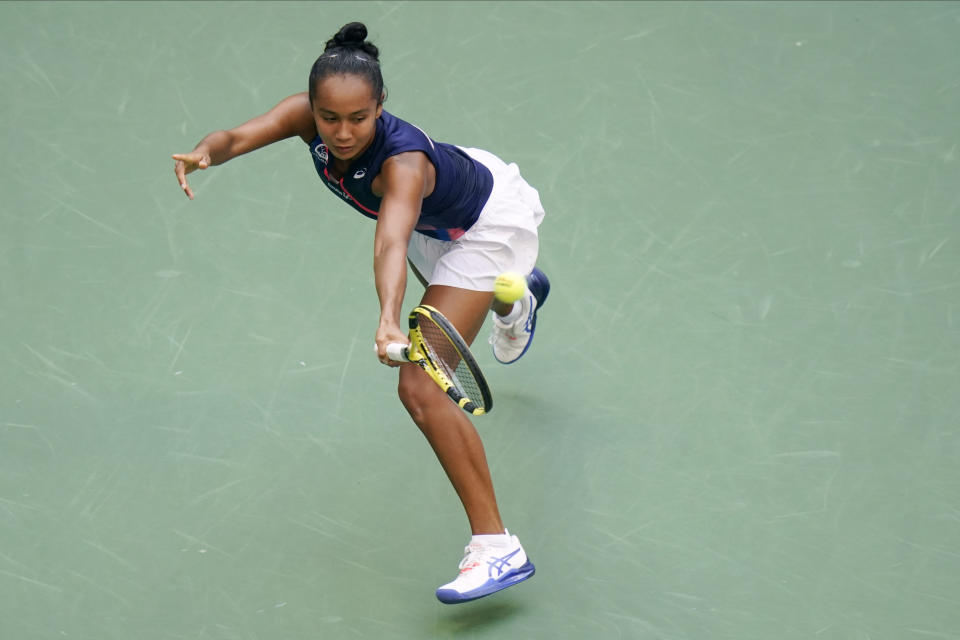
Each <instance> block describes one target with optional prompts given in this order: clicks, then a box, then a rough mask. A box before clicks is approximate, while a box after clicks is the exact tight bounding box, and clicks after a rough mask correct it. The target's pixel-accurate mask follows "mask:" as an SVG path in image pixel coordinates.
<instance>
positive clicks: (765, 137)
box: [0, 2, 960, 640]
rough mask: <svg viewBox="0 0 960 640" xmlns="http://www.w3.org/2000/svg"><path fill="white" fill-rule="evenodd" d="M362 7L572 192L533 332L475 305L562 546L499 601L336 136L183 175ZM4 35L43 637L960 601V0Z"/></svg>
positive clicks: (5, 540)
mask: <svg viewBox="0 0 960 640" xmlns="http://www.w3.org/2000/svg"><path fill="white" fill-rule="evenodd" d="M350 20H361V21H363V22H365V23H366V24H367V25H368V27H369V28H370V37H371V38H372V39H373V40H374V41H375V42H376V43H377V44H378V46H380V48H381V59H382V61H383V69H384V76H385V80H386V83H387V87H388V94H389V97H388V99H387V102H386V108H387V109H388V110H390V111H391V112H393V113H396V114H398V115H399V116H401V117H403V118H404V119H406V120H409V121H410V122H413V123H415V124H417V125H418V126H421V127H422V128H423V129H424V130H425V131H427V132H429V133H430V135H431V136H433V137H434V138H436V139H437V140H442V141H447V142H453V143H456V144H460V145H464V146H477V147H482V148H485V149H488V150H490V151H492V152H495V153H497V154H498V155H500V156H501V157H503V158H504V159H505V160H507V161H511V162H517V163H518V164H519V166H520V167H521V169H522V171H523V175H524V177H525V178H526V179H527V180H528V181H529V182H530V183H531V184H532V185H534V186H535V187H537V188H538V189H539V191H540V194H541V198H542V200H543V203H544V206H545V208H546V210H547V218H546V220H545V222H544V224H543V226H542V227H541V234H542V235H541V258H540V262H539V264H540V265H541V266H542V267H543V268H544V270H545V271H547V272H548V273H549V274H550V277H551V279H552V281H553V292H552V293H551V298H550V299H551V302H550V303H549V304H548V305H547V306H546V308H545V309H544V311H543V313H542V314H541V315H540V320H539V325H538V330H537V335H538V337H537V340H536V343H535V345H534V347H533V348H532V349H531V352H530V353H529V354H528V355H527V356H525V357H524V359H523V360H521V361H520V362H518V363H516V364H515V365H511V366H509V367H504V366H500V365H498V364H497V363H496V362H495V361H494V359H493V357H492V354H491V353H490V352H489V349H488V347H487V345H486V335H487V330H486V329H485V330H484V331H483V332H482V333H481V337H480V338H479V339H478V340H477V342H476V343H475V351H476V354H477V357H478V359H479V361H480V365H481V367H483V369H484V372H485V374H486V376H487V379H488V380H489V382H490V384H491V386H492V389H493V394H494V404H495V409H494V411H493V412H492V413H491V414H490V415H488V416H484V417H480V418H477V419H476V420H475V424H476V425H477V427H478V429H479V430H480V432H481V434H482V435H483V438H484V443H485V446H486V449H487V455H488V458H489V459H490V464H491V470H492V472H493V476H494V482H495V484H496V488H497V493H498V498H499V501H500V507H501V510H502V512H503V516H504V519H505V522H506V524H507V526H508V527H509V528H510V530H511V531H512V532H514V533H517V534H519V535H520V536H521V538H522V539H523V541H524V546H525V547H526V550H527V552H528V553H529V554H530V556H531V558H532V559H533V560H534V561H535V562H536V565H537V575H536V577H534V578H533V579H532V580H530V581H528V582H526V583H524V584H522V585H519V586H517V587H515V588H511V589H508V590H506V591H504V592H502V593H500V594H497V595H495V596H492V597H490V598H486V599H483V600H479V601H477V602H475V603H471V604H464V605H458V606H455V607H449V606H445V605H442V604H440V603H438V602H437V601H436V599H435V598H434V595H433V590H434V589H435V588H436V586H437V585H439V584H441V583H443V582H446V581H448V580H450V579H451V578H452V575H453V572H454V568H455V566H456V562H457V560H458V559H459V555H460V551H461V548H462V546H463V544H464V543H465V542H466V540H467V537H468V535H469V530H468V527H467V523H466V520H465V519H464V517H463V513H462V509H461V507H460V504H459V502H458V501H457V498H456V496H455V494H454V493H453V491H452V490H451V488H450V485H449V483H448V482H447V480H446V477H445V476H444V474H443V471H442V469H441V468H440V466H439V465H438V464H437V463H436V460H435V458H434V456H433V454H432V452H431V451H430V448H429V447H428V446H427V444H426V443H425V441H424V439H423V437H422V436H421V434H420V433H419V432H418V431H417V429H416V427H415V426H414V425H413V424H412V422H411V421H410V420H409V418H408V417H407V415H406V414H405V412H404V411H403V408H402V406H401V405H400V403H399V401H398V400H397V398H396V392H395V386H396V380H395V378H396V373H395V371H392V370H388V369H387V368H385V367H383V366H381V365H380V364H379V363H378V362H377V360H376V359H375V358H374V357H373V354H372V352H371V349H370V345H371V344H372V342H373V336H374V333H375V331H376V323H377V318H378V313H379V307H378V303H377V298H376V295H375V292H374V289H373V275H372V268H371V259H370V256H371V252H370V251H371V243H372V239H373V224H371V223H370V222H369V221H367V220H364V219H363V218H361V217H360V216H359V215H357V214H355V213H353V212H352V211H350V210H349V209H348V208H347V207H345V206H344V205H343V204H342V203H341V202H339V201H338V200H337V199H336V198H334V197H332V196H331V195H330V194H329V193H327V190H326V188H325V187H324V186H323V185H322V184H321V183H320V181H319V180H318V179H317V175H316V173H315V170H314V168H313V165H312V163H311V161H310V158H309V154H308V150H307V148H306V146H305V145H303V144H302V143H301V142H300V141H299V140H291V141H288V142H285V143H279V144H277V145H274V146H272V147H269V148H267V149H264V150H262V151H259V152H257V153H255V154H252V155H250V156H245V157H243V158H240V159H237V160H234V161H232V162H231V163H229V164H228V165H226V166H223V167H216V168H213V169H211V170H209V171H206V172H203V173H198V174H192V175H191V184H192V186H193V188H194V189H195V191H196V192H197V198H196V200H194V201H192V202H190V201H188V200H187V199H186V198H185V197H184V196H183V193H182V192H181V191H180V189H179V188H178V186H177V184H176V181H175V179H174V176H173V170H172V169H173V162H172V160H170V154H171V153H175V152H182V151H189V150H190V149H191V148H192V147H193V145H194V144H195V143H196V141H197V140H199V139H200V138H201V137H202V136H203V135H204V134H206V133H207V132H209V131H212V130H214V129H220V128H228V127H231V126H234V125H236V124H238V123H240V122H243V121H244V120H246V119H248V118H250V117H252V116H254V115H256V114H259V113H262V112H264V111H265V110H267V109H268V108H270V107H271V106H273V105H274V104H275V103H276V102H278V101H279V100H280V99H281V98H282V97H284V96H287V95H290V94H292V93H296V92H299V91H303V90H305V89H306V85H307V74H308V72H309V69H310V65H311V64H312V62H313V60H314V59H315V58H316V57H317V55H319V53H320V52H321V51H322V48H323V42H324V41H325V40H326V39H327V38H328V37H330V35H331V34H332V33H333V32H335V31H336V29H338V28H339V27H340V26H341V25H342V24H344V23H345V22H348V21H350ZM0 43H2V44H0V52H2V58H0V61H2V64H0V86H2V87H3V90H2V92H0V123H2V134H3V148H4V151H5V152H4V153H3V156H2V158H0V194H2V197H0V637H2V638H3V639H4V640H41V639H42V640H54V639H89V640H114V639H116V640H130V639H131V638H136V639H137V640H161V639H162V640H181V639H182V640H187V639H189V640H214V639H216V640H227V639H238V640H239V639H243V640H254V639H257V640H308V639H309V640H316V639H321V638H323V639H327V638H330V639H340V638H377V639H388V638H389V639H392V638H401V639H407V638H409V639H416V640H422V639H431V638H461V637H463V638H471V639H481V638H483V639H487V638H490V639H493V638H497V639H502V638H517V639H526V638H530V639H551V640H552V639H557V638H563V639H567V638H570V639H580V638H584V639H586V638H610V639H619V638H624V639H634V638H636V639H662V640H668V639H669V640H680V639H684V640H686V639H690V640H694V639H695V640H707V639H709V640H720V639H729V640H746V639H757V640H795V639H796V640H799V639H817V640H820V639H823V640H883V639H889V640H934V639H954V640H956V639H960V148H958V145H960V118H958V116H960V4H957V3H951V2H944V3H926V2H916V3H914V2H909V3H897V2H876V3H859V2H842V3H840V2H833V3H831V2H808V3H805V2H790V3H781V2H771V3H760V2H750V3H722V2H710V3H706V2H704V3H686V2H666V3H653V2H650V3H646V2H623V3H619V2H615V3H586V2H543V3H525V2H520V3H513V2H502V3H501V2H496V3H487V2H397V3H394V2H365V3H279V2H269V3H266V2H264V3H151V2H135V3H81V2H63V3H46V2H44V3H41V2H36V3H34V2H4V3H0ZM419 293H420V292H419V288H418V287H416V286H414V284H413V283H412V282H411V285H410V287H409V288H408V304H407V305H405V306H406V307H407V308H409V307H410V306H412V305H413V303H414V302H415V301H416V300H417V299H418V297H419ZM357 317H360V318H361V319H362V318H366V319H367V320H366V321H363V320H361V321H359V322H358V321H357V319H356V318H357Z"/></svg>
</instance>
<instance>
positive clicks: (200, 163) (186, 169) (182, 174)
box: [172, 151, 210, 200]
mask: <svg viewBox="0 0 960 640" xmlns="http://www.w3.org/2000/svg"><path fill="white" fill-rule="evenodd" d="M172 157H173V159H174V160H175V162H174V164H173V172H174V173H175V174H177V182H179V183H180V188H181V189H183V192H184V193H186V194H187V197H188V198H190V199H191V200H193V189H191V188H190V185H189V184H187V174H188V173H192V172H194V171H196V170H197V169H206V168H207V167H209V166H210V156H209V155H207V154H206V153H200V152H197V151H191V152H190V153H175V154H173V156H172Z"/></svg>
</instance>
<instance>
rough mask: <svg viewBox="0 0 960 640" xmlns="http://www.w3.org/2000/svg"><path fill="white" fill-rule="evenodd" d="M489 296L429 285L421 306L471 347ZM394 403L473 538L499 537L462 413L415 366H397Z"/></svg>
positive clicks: (480, 456) (482, 458)
mask: <svg viewBox="0 0 960 640" xmlns="http://www.w3.org/2000/svg"><path fill="white" fill-rule="evenodd" d="M492 300H493V294H492V293H489V292H481V291H470V290H466V289H458V288H455V287H445V286H431V287H428V288H427V291H426V293H425V294H424V296H423V303H424V304H428V305H431V306H433V307H435V308H436V309H439V310H440V312H441V313H443V314H444V315H445V316H446V317H447V319H449V320H450V322H451V323H453V325H454V326H455V327H456V328H457V331H459V332H460V335H462V336H463V338H464V340H466V341H467V343H468V344H469V343H472V342H473V340H474V338H476V336H477V333H478V332H479V331H480V328H481V326H482V325H483V321H484V318H485V316H486V314H487V310H488V309H489V308H490V304H491V302H492ZM399 395H400V399H401V401H402V402H403V404H404V406H405V407H406V409H407V411H408V412H409V413H410V416H411V417H412V418H413V421H414V422H415V423H416V424H417V426H418V427H420V430H421V431H422V432H423V434H424V436H425V437H426V438H427V441H428V442H429V443H430V446H431V447H433V450H434V453H435V454H436V456H437V459H438V460H439V461H440V464H441V466H442V467H443V469H444V471H445V472H446V473H447V477H448V478H449V479H450V482H451V484H452V485H453V488H454V490H455V491H456V492H457V495H458V496H459V498H460V501H461V502H462V503H463V508H464V510H465V511H466V514H467V519H468V520H469V522H470V529H471V530H472V531H473V533H475V534H502V533H503V532H504V526H503V521H502V520H501V518H500V512H499V510H498V508H497V500H496V496H495V493H494V489H493V481H492V480H491V477H490V469H489V467H488V465H487V458H486V453H485V452H484V449H483V443H482V442H481V440H480V436H479V434H478V433H477V430H476V429H475V428H474V426H473V424H472V423H471V422H470V419H469V418H468V417H467V414H466V413H464V412H463V411H462V410H461V409H460V408H459V407H457V406H456V405H455V404H454V403H452V402H450V398H449V397H448V396H447V395H446V394H445V393H444V392H443V391H442V390H441V389H440V388H439V387H438V386H437V385H435V384H434V383H433V381H432V380H430V378H429V377H428V376H427V374H426V373H424V372H423V371H422V370H421V369H420V367H418V366H416V365H404V366H401V367H400V384H399Z"/></svg>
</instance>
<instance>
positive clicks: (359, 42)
mask: <svg viewBox="0 0 960 640" xmlns="http://www.w3.org/2000/svg"><path fill="white" fill-rule="evenodd" d="M331 49H352V50H355V51H362V52H363V53H365V54H367V55H368V56H370V57H371V58H373V60H374V62H379V61H380V50H379V49H378V48H377V46H376V45H375V44H373V43H372V42H367V27H366V25H365V24H363V23H362V22H350V23H347V24H345V25H343V27H341V28H340V31H337V35H335V36H333V37H332V38H330V39H329V40H327V44H326V46H325V47H324V48H323V50H324V52H327V51H330V50H331Z"/></svg>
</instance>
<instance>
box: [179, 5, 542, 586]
mask: <svg viewBox="0 0 960 640" xmlns="http://www.w3.org/2000/svg"><path fill="white" fill-rule="evenodd" d="M366 37H367V29H366V27H365V26H364V25H363V24H361V23H358V22H353V23H350V24H348V25H346V26H344V27H343V28H342V29H340V31H339V32H338V33H337V34H336V35H335V36H334V37H333V38H332V39H331V40H329V41H328V42H327V43H326V47H325V49H324V52H323V54H322V55H321V56H320V57H319V58H318V59H317V61H316V62H315V63H314V65H313V68H312V69H311V71H310V79H309V85H308V90H307V91H306V92H304V93H298V94H296V95H292V96H290V97H288V98H285V99H284V100H282V101H281V102H280V103H279V104H277V105H276V106H275V107H273V108H272V109H270V111H268V112H267V113H265V114H263V115H261V116H258V117H256V118H253V119H252V120H250V121H249V122H246V123H244V124H242V125H240V126H238V127H235V128H233V129H230V130H229V131H215V132H213V133H211V134H209V135H207V136H206V137H205V138H204V139H203V140H201V141H200V143H199V144H197V146H196V148H194V150H193V151H191V152H190V153H184V154H175V155H174V156H173V158H174V160H175V161H176V162H175V165H174V171H175V172H176V175H177V180H178V181H179V183H180V186H181V188H182V189H183V190H184V192H185V193H186V195H187V196H188V197H189V198H190V199H193V190H192V189H191V187H190V186H189V185H188V184H187V179H186V176H187V174H189V173H191V172H193V171H195V170H197V169H206V168H208V167H210V166H213V165H218V164H223V163H224V162H226V161H228V160H230V159H232V158H235V157H236V156H239V155H241V154H244V153H247V152H249V151H253V150H254V149H259V148H261V147H264V146H266V145H268V144H270V143H273V142H277V141H278V140H283V139H286V138H291V137H294V136H299V137H300V138H301V139H302V140H303V141H304V142H305V143H306V144H307V145H308V149H309V152H310V154H311V156H312V158H313V163H314V165H315V166H316V169H317V173H318V174H319V176H320V179H321V180H322V181H323V183H324V184H325V185H326V186H327V187H328V188H329V189H330V190H331V191H333V192H334V193H335V194H336V195H337V196H338V197H339V198H341V199H342V200H343V201H344V202H346V203H347V204H349V205H350V206H351V207H353V208H354V209H356V210H357V211H359V212H360V213H362V214H363V215H365V216H367V217H369V218H372V219H374V220H376V225H377V226H376V233H375V237H374V247H373V271H374V282H375V285H376V291H377V296H378V297H379V299H380V322H379V326H378V328H377V331H376V344H377V351H378V357H379V359H380V361H381V362H382V363H383V364H387V365H391V366H396V365H397V364H398V363H395V362H393V361H391V360H389V359H388V357H387V354H386V347H387V345H388V344H390V343H395V342H401V343H407V342H408V339H407V335H406V332H405V331H404V330H403V329H402V328H401V313H402V311H403V309H402V304H403V296H404V291H405V288H406V282H407V263H408V262H409V264H410V266H411V267H412V269H413V271H414V273H415V275H416V276H417V278H418V279H419V280H420V281H421V283H422V284H423V285H424V286H425V288H426V289H425V291H424V294H423V298H422V304H427V305H431V306H433V307H435V308H436V309H438V310H439V311H440V312H441V313H442V314H444V315H445V316H446V317H447V318H448V319H449V320H450V322H451V323H452V324H453V325H454V327H455V328H456V329H457V331H459V332H460V334H461V335H462V336H463V337H464V339H465V340H466V341H467V342H468V343H472V342H473V340H474V338H476V336H477V334H478V333H479V331H480V328H481V326H482V325H483V321H484V319H485V318H486V315H487V312H488V311H489V310H490V309H491V308H492V309H493V331H492V335H491V337H490V342H491V344H492V346H493V352H494V355H495V357H496V358H497V360H499V361H500V362H503V363H511V362H514V361H516V360H517V359H518V358H520V356H522V355H523V354H524V353H525V352H526V350H527V348H528V347H529V346H530V341H531V339H532V338H533V334H534V329H535V327H536V314H537V311H538V309H539V308H540V307H542V306H543V303H544V301H545V300H546V297H547V294H548V293H549V290H550V283H549V281H548V280H547V278H546V276H545V275H544V274H543V272H542V271H540V270H539V269H536V268H535V266H534V265H535V262H536V259H537V252H538V239H537V226H538V225H539V224H540V221H541V220H542V218H543V215H544V212H543V207H542V206H541V204H540V198H539V196H538V194H537V192H536V190H535V189H533V188H532V187H530V186H529V185H528V184H527V183H526V182H524V180H523V179H522V178H521V177H520V173H519V171H518V169H517V167H516V165H514V164H510V165H507V164H504V163H503V162H502V161H501V160H500V159H499V158H497V157H496V156H494V155H492V154H490V153H488V152H486V151H482V150H479V149H465V148H460V147H456V146H453V145H449V144H444V143H439V142H435V141H434V140H431V139H430V138H429V137H428V136H427V135H426V134H425V133H424V132H423V131H421V130H420V129H419V128H417V127H415V126H413V125H411V124H408V123H407V122H404V121H403V120H401V119H399V118H397V117H395V116H393V115H391V114H389V113H388V112H386V111H384V109H383V101H384V99H385V97H386V94H385V93H384V86H383V77H382V76H381V73H380V64H379V51H378V49H377V47H376V46H374V45H373V44H371V43H369V42H367V41H366ZM505 271H514V272H519V273H525V274H529V275H528V276H527V278H526V279H527V291H526V293H525V295H524V296H523V297H521V298H520V300H518V301H517V302H515V303H513V304H503V303H500V302H497V301H495V300H494V297H493V283H494V280H495V279H496V277H497V275H498V274H500V273H502V272H505ZM399 378H400V379H399V385H398V393H399V396H400V400H401V401H402V402H403V405H404V407H406V409H407V411H408V412H409V413H410V416H411V417H412V418H413V421H414V422H415V423H416V424H417V426H418V427H419V428H420V429H421V431H422V432H423V434H424V435H425V436H426V438H427V440H428V441H429V443H430V445H431V446H432V447H433V450H434V452H435V453H436V455H437V458H438V459H439V460H440V464H441V465H442V466H443V468H444V470H445V471H446V473H447V476H448V477H449V479H450V482H451V483H452V484H453V487H454V489H455V490H456V492H457V495H458V496H459V497H460V500H461V502H462V503H463V507H464V509H465V511H466V514H467V519H468V520H469V523H470V527H471V530H472V532H473V537H472V538H471V540H470V543H469V544H468V546H467V548H466V554H465V556H464V557H463V560H462V561H461V562H460V568H459V574H458V575H457V577H456V579H454V580H453V581H452V582H449V583H447V584H445V585H442V586H441V587H439V588H438V589H437V598H439V599H440V600H441V601H442V602H446V603H457V602H466V601H469V600H474V599H476V598H480V597H483V596H486V595H489V594H491V593H494V592H496V591H499V590H501V589H504V588H506V587H508V586H511V585H513V584H516V583H518V582H521V581H523V580H525V579H527V578H529V577H530V576H532V575H533V573H534V567H533V563H532V562H530V560H529V558H528V557H527V555H526V553H525V551H524V549H523V547H522V546H521V544H520V541H519V540H518V539H517V537H516V536H514V535H511V534H510V533H509V532H508V531H507V530H506V529H505V528H504V525H503V521H502V520H501V518H500V513H499V509H498V507H497V501H496V497H495V495H494V490H493V482H492V481H491V478H490V471H489V468H488V466H487V461H486V455H485V453H484V449H483V444H482V443H481V441H480V437H479V435H478V434H477V431H476V429H474V427H473V425H472V424H471V422H470V420H469V418H468V417H467V415H466V414H465V413H464V412H462V411H460V409H459V408H458V407H457V406H456V405H455V404H454V403H453V402H451V401H450V400H449V398H448V397H447V395H446V394H444V393H443V391H442V390H441V389H440V387H438V386H437V385H435V384H434V383H433V381H432V380H431V379H430V378H429V377H428V376H427V374H426V373H424V372H423V371H422V370H421V369H420V368H419V367H417V366H415V365H411V364H406V365H403V366H400V368H399Z"/></svg>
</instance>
